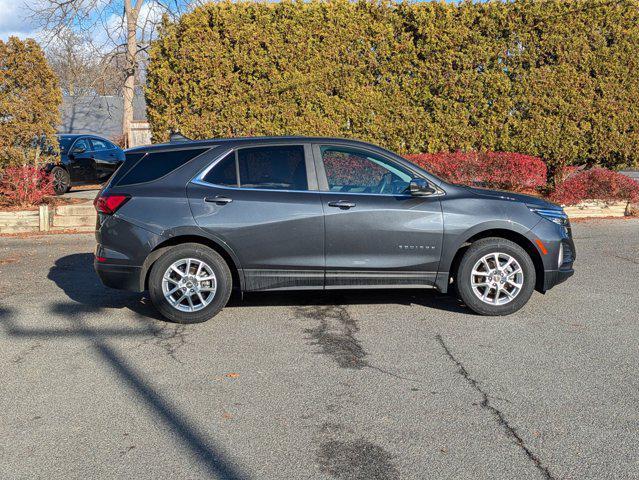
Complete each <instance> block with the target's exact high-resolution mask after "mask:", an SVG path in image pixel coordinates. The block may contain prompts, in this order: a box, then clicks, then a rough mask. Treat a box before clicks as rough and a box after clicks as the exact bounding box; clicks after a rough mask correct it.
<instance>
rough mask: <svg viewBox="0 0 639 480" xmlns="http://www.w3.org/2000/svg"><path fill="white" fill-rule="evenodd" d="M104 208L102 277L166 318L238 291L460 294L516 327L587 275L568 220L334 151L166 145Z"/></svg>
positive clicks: (340, 148) (383, 156)
mask: <svg viewBox="0 0 639 480" xmlns="http://www.w3.org/2000/svg"><path fill="white" fill-rule="evenodd" d="M126 156H127V159H126V161H125V163H124V164H123V165H122V167H120V169H119V170H118V171H117V173H116V174H115V175H114V176H113V178H112V179H111V181H110V182H109V184H108V185H107V186H106V187H105V188H104V189H103V190H102V192H101V194H100V196H99V197H98V198H96V201H95V205H96V209H97V211H98V221H97V230H96V239H97V242H98V245H97V247H96V250H95V263H94V265H95V269H96V271H97V273H98V275H99V276H100V278H101V280H102V282H103V283H104V284H105V285H107V286H110V287H114V288H121V289H128V290H133V291H143V290H146V289H148V290H149V294H150V297H151V300H152V302H153V304H154V305H155V306H156V307H157V308H158V310H159V311H160V312H161V313H162V314H163V315H164V316H165V317H167V318H169V319H171V320H174V321H176V322H182V323H194V322H201V321H205V320H207V319H209V318H211V317H212V316H213V315H215V314H216V313H217V312H218V311H219V310H220V309H222V308H223V307H224V305H225V304H226V302H227V300H228V298H229V295H230V294H231V289H232V288H235V289H237V290H240V291H256V290H295V289H298V290H299V289H304V290H328V289H345V288H397V287H403V288H437V289H438V290H440V291H441V292H447V291H448V290H449V289H450V288H451V286H455V287H456V290H457V291H458V292H459V295H460V297H461V299H462V300H463V301H464V303H465V304H466V305H467V306H468V307H469V308H470V309H472V310H473V311H475V312H477V313H480V314H484V315H506V314H509V313H512V312H515V311H517V310H518V309H519V308H521V307H522V306H523V305H524V304H525V303H526V302H527V301H528V299H529V298H530V296H531V295H532V293H533V290H535V289H537V290H539V291H541V292H545V291H546V290H548V289H549V288H551V287H553V286H554V285H556V284H557V283H559V282H561V281H563V280H565V279H567V278H568V277H569V276H570V275H572V274H573V268H572V265H573V261H574V258H575V246H574V243H573V241H572V236H571V229H570V224H569V222H568V218H567V217H566V214H565V213H564V212H563V210H562V209H561V207H559V206H557V205H554V204H552V203H549V202H546V201H545V200H542V199H540V198H536V197H531V196H526V195H518V194H514V193H509V192H498V191H491V190H483V189H476V188H470V187H464V186H459V185H453V184H450V183H447V182H445V181H443V180H441V179H439V178H437V177H435V176H433V175H431V174H430V173H428V172H426V171H424V170H422V169H420V168H419V167H417V166H415V165H413V164H411V163H410V162H408V161H406V160H405V159H403V158H402V157H400V156H398V155H396V154H394V153H392V152H389V151H388V150H384V149H382V148H379V147H376V146H374V145H370V144H367V143H363V142H357V141H352V140H341V139H334V138H305V137H286V138H242V139H226V140H207V141H193V142H180V143H174V144H164V145H154V146H147V147H141V148H137V149H132V150H128V151H127V155H126Z"/></svg>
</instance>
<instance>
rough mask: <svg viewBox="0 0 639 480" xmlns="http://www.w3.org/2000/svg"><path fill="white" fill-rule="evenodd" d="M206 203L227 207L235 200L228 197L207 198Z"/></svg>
mask: <svg viewBox="0 0 639 480" xmlns="http://www.w3.org/2000/svg"><path fill="white" fill-rule="evenodd" d="M204 201H205V202H208V203H215V204H217V205H226V204H227V203H231V202H232V201H233V199H232V198H228V197H206V198H205V199H204Z"/></svg>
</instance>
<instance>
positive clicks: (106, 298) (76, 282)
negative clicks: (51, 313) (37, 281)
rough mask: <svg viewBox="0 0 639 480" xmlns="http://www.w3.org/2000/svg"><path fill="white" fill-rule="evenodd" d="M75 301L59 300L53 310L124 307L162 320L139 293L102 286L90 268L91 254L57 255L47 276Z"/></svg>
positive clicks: (91, 264)
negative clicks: (63, 301) (65, 301)
mask: <svg viewBox="0 0 639 480" xmlns="http://www.w3.org/2000/svg"><path fill="white" fill-rule="evenodd" d="M47 278H48V279H49V280H52V281H53V282H54V283H55V284H56V285H57V286H58V287H60V288H61V289H62V290H63V291H64V293H65V294H66V295H67V297H69V298H70V299H71V300H73V301H74V302H77V303H76V304H73V303H60V304H58V305H57V306H56V309H57V310H58V311H57V312H56V313H61V314H64V313H69V314H73V313H77V312H80V311H83V312H86V313H89V312H92V311H93V312H97V311H99V310H101V309H105V308H126V309H129V310H131V311H133V312H134V313H136V314H137V315H138V316H141V317H148V318H153V319H155V320H162V321H164V319H163V318H162V317H161V316H160V314H159V313H158V312H157V310H155V308H153V306H152V305H151V302H150V300H149V299H148V298H145V297H144V296H143V295H142V294H140V293H135V292H127V291H125V290H116V289H113V288H108V287H105V286H104V285H102V283H101V282H100V279H99V278H98V275H97V274H96V273H95V270H94V269H93V254H91V253H74V254H72V255H67V256H65V257H61V258H58V259H57V260H56V261H55V264H54V265H53V266H52V267H51V269H50V270H49V274H48V275H47Z"/></svg>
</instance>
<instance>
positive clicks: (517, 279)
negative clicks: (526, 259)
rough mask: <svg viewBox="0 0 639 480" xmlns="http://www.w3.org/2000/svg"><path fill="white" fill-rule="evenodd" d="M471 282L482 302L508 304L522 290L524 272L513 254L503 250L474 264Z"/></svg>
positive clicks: (490, 254)
mask: <svg viewBox="0 0 639 480" xmlns="http://www.w3.org/2000/svg"><path fill="white" fill-rule="evenodd" d="M470 283H471V286H472V289H473V292H474V293H475V295H476V296H477V298H479V299H480V300H481V301H482V302H484V303H487V304H489V305H506V304H507V303H510V302H512V301H513V300H514V299H515V298H516V297H517V295H519V292H521V289H522V287H523V285H524V272H523V270H522V268H521V265H519V262H518V261H517V260H516V259H515V258H514V257H513V256H511V255H508V254H507V253H502V252H495V253H489V254H488V255H484V256H483V257H482V258H480V259H479V260H478V261H477V262H476V263H475V265H474V266H473V269H472V272H471V278H470Z"/></svg>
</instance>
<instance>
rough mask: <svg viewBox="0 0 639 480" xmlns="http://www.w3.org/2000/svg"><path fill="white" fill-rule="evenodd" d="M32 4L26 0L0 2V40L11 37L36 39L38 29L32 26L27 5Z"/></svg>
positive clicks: (4, 0) (3, 0) (1, 0)
mask: <svg viewBox="0 0 639 480" xmlns="http://www.w3.org/2000/svg"><path fill="white" fill-rule="evenodd" d="M30 4H33V2H28V1H26V0H22V1H20V0H0V40H7V39H8V38H9V37H11V36H16V37H20V38H27V37H29V38H38V37H39V34H38V33H39V32H38V29H37V28H36V27H35V26H34V24H33V22H32V21H31V19H29V15H30V14H31V12H30V10H29V5H30Z"/></svg>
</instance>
